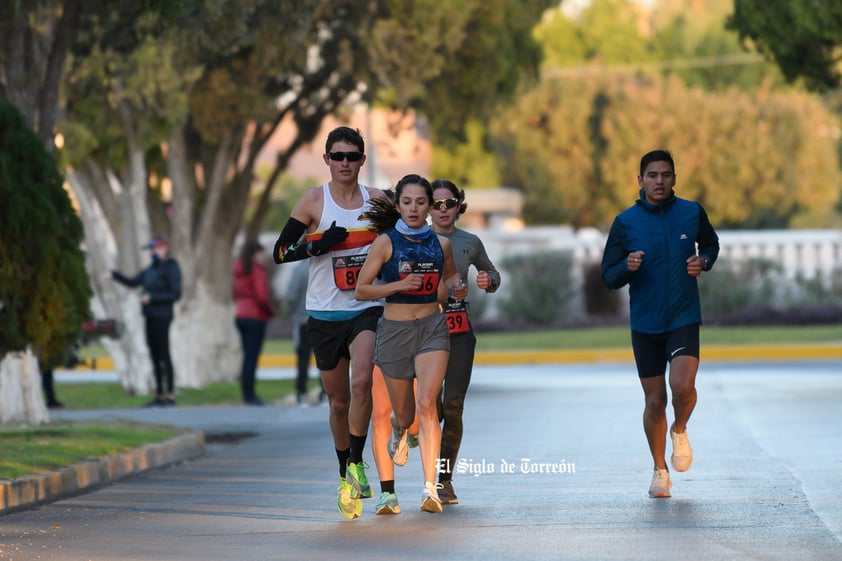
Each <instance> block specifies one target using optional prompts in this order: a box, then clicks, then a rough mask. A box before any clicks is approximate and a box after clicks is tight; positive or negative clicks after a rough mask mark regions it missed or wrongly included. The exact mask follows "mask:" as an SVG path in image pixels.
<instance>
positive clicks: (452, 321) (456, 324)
mask: <svg viewBox="0 0 842 561" xmlns="http://www.w3.org/2000/svg"><path fill="white" fill-rule="evenodd" d="M444 313H445V316H446V318H447V332H448V333H464V332H466V331H468V330H470V328H471V325H470V324H469V323H468V303H467V302H465V301H464V300H459V301H456V302H448V303H447V305H446V306H445V307H444Z"/></svg>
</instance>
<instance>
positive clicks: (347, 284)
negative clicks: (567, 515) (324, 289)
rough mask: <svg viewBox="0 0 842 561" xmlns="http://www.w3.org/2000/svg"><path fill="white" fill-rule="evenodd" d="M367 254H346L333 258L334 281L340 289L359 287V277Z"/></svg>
mask: <svg viewBox="0 0 842 561" xmlns="http://www.w3.org/2000/svg"><path fill="white" fill-rule="evenodd" d="M365 257H366V256H365V254H364V253H363V254H362V255H344V256H342V257H334V258H333V282H334V283H335V284H336V288H338V289H339V290H354V289H355V288H356V287H357V277H359V276H360V269H362V268H363V263H365Z"/></svg>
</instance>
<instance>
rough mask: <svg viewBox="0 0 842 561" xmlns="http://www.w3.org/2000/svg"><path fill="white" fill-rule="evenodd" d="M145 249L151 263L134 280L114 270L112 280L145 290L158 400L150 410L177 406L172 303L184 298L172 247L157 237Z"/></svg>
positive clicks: (148, 343) (150, 404)
mask: <svg viewBox="0 0 842 561" xmlns="http://www.w3.org/2000/svg"><path fill="white" fill-rule="evenodd" d="M143 249H148V250H151V252H152V264H151V265H149V266H148V267H147V268H145V269H143V270H142V271H140V272H139V273H137V274H136V275H135V276H133V277H127V276H125V275H123V274H122V273H120V272H119V271H116V270H112V271H111V278H113V279H114V280H116V281H117V282H119V283H121V284H124V285H126V286H129V287H137V286H141V287H143V293H142V294H141V296H140V302H141V304H142V306H143V307H142V311H143V317H144V319H145V321H146V344H147V345H148V346H149V354H150V355H151V357H152V369H153V371H154V372H155V390H156V393H155V399H154V400H152V401H151V402H150V403H149V404H148V405H147V407H155V406H166V405H175V393H174V391H175V373H174V372H173V366H172V359H171V358H170V324H171V323H172V320H173V315H174V314H173V304H175V302H176V301H177V300H178V299H179V298H180V297H181V269H180V268H179V266H178V262H177V261H176V260H175V259H173V258H172V257H170V245H169V244H168V243H167V242H166V240H164V239H162V238H160V237H155V238H152V240H150V242H149V243H148V244H146V245H145V246H143Z"/></svg>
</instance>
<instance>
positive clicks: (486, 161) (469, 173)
mask: <svg viewBox="0 0 842 561" xmlns="http://www.w3.org/2000/svg"><path fill="white" fill-rule="evenodd" d="M486 137H487V131H486V127H485V126H484V125H483V124H482V123H480V122H479V121H476V120H474V121H471V122H469V123H468V124H467V125H466V126H465V139H466V140H465V142H463V143H459V144H455V145H449V146H448V145H445V146H441V145H434V146H433V166H432V170H433V171H432V173H431V175H432V176H433V177H446V178H448V179H450V180H451V181H453V182H454V183H455V184H456V185H458V186H459V187H460V188H464V187H497V186H499V185H500V173H499V169H498V167H497V156H496V155H494V154H493V153H492V152H491V151H490V150H489V149H488V148H487V146H486V142H487V138H486Z"/></svg>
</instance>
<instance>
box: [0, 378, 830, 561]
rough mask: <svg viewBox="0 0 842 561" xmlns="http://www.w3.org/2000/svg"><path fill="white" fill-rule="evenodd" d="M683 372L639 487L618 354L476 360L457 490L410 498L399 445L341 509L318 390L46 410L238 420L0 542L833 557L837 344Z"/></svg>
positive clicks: (232, 552) (200, 550) (439, 555)
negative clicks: (260, 401) (663, 463)
mask: <svg viewBox="0 0 842 561" xmlns="http://www.w3.org/2000/svg"><path fill="white" fill-rule="evenodd" d="M698 388H699V404H698V406H697V408H696V411H695V414H694V416H693V419H692V420H691V423H690V425H689V436H690V440H691V443H692V444H693V448H694V452H695V462H694V464H693V467H692V469H691V470H690V471H688V472H686V473H683V474H679V473H673V474H672V479H673V489H672V494H673V497H672V498H671V499H650V498H649V497H648V495H647V490H648V486H649V481H650V478H651V469H652V466H651V460H650V459H649V457H648V451H647V448H646V444H645V439H644V436H643V431H642V427H641V420H640V416H641V410H642V409H641V408H642V392H641V390H640V387H639V384H638V381H637V379H636V377H635V375H634V372H633V371H632V369H631V367H630V365H616V364H611V365H601V364H588V365H559V366H553V365H539V366H506V367H478V368H476V369H475V372H474V382H473V385H472V389H471V393H470V394H469V397H468V401H467V404H466V411H465V425H466V426H465V440H464V443H463V447H462V453H461V457H462V459H463V460H464V462H463V463H462V468H463V473H459V466H456V467H457V474H456V476H455V477H454V486H455V489H456V492H457V494H458V495H459V498H460V504H458V505H454V506H446V507H445V511H444V513H442V514H429V513H425V512H421V511H420V510H419V505H420V493H421V485H422V477H421V469H420V460H419V457H418V454H417V451H412V453H411V455H410V461H409V463H408V464H407V465H406V466H405V467H402V468H397V492H398V496H399V498H400V501H401V506H402V509H403V512H402V513H401V514H400V515H397V516H376V515H374V514H373V512H374V504H375V500H376V499H371V500H367V501H365V502H364V513H363V516H362V517H361V518H359V519H356V520H350V521H349V520H345V519H344V518H342V516H341V515H340V514H339V512H338V511H337V509H336V480H337V474H336V473H337V466H336V457H335V454H334V451H333V449H332V445H331V440H330V435H329V431H328V427H327V420H326V415H327V410H326V409H325V408H323V407H311V408H297V407H290V406H269V407H264V408H246V407H236V408H175V409H166V410H131V411H110V412H102V411H98V412H85V411H82V412H71V411H66V412H61V413H56V414H55V415H54V417H56V418H59V417H63V418H83V417H86V416H100V417H101V416H114V417H126V418H135V419H145V420H150V421H155V422H166V423H172V424H179V425H183V426H189V427H193V428H199V429H202V430H206V431H209V432H211V433H226V434H229V435H240V436H243V437H245V436H246V435H252V436H251V437H248V438H242V439H240V440H237V441H236V442H233V443H229V444H225V445H214V446H211V447H210V450H209V453H208V455H207V456H206V457H204V458H202V459H199V460H195V461H190V462H185V463H182V464H180V465H176V466H172V467H170V468H167V469H161V470H154V471H150V472H146V473H144V474H142V475H139V476H136V477H133V478H130V479H125V480H122V481H119V482H116V483H115V484H113V485H109V486H106V487H103V488H100V489H98V490H96V491H93V492H90V493H87V494H84V495H80V496H76V497H71V498H68V499H65V500H61V501H58V502H56V503H53V504H50V505H47V506H43V507H40V508H37V509H34V510H30V511H25V512H18V513H13V514H9V515H6V516H3V517H0V559H3V560H10V561H11V560H16V561H17V560H33V559H54V560H61V561H64V560H68V561H69V560H74V561H75V560H96V561H99V560H109V561H140V560H144V561H146V560H156V561H160V560H170V559H173V560H176V559H177V560H183V561H193V560H196V561H211V560H241V559H256V560H264V559H291V560H292V559H294V560H321V559H324V560H331V561H335V560H338V559H364V560H366V561H377V560H381V559H382V560H389V561H392V560H395V559H401V560H403V559H408V560H414V559H419V560H421V559H423V560H425V561H426V560H430V559H460V560H472V559H477V560H479V559H482V560H509V559H528V560H542V559H553V560H559V559H570V560H574V559H575V560H614V559H616V560H637V559H640V560H646V561H656V560H661V559H663V560H669V561H682V560H720V559H721V560H729V561H730V560H743V559H745V560H748V559H751V560H757V559H760V560H778V559H780V560H787V561H790V560H792V559H799V560H807V559H816V560H822V561H827V560H842V407H840V403H842V361H813V362H810V361H807V362H798V363H794V362H793V363H781V362H776V363H767V364H762V363H754V364H749V363H742V364H734V363H705V364H703V365H702V370H701V372H700V374H699V379H698ZM366 459H367V460H368V461H369V463H370V464H371V466H372V467H371V468H370V469H369V477H370V479H371V480H372V483H373V487H374V488H375V491H376V490H377V476H376V471H375V470H374V466H373V461H371V457H370V454H369V455H367V458H366ZM553 466H555V467H553ZM561 466H563V467H561ZM554 469H555V471H556V473H552V471H553V470H554ZM541 470H543V471H544V473H539V472H540V471H541ZM548 471H549V473H548ZM558 471H563V472H564V473H558Z"/></svg>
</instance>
